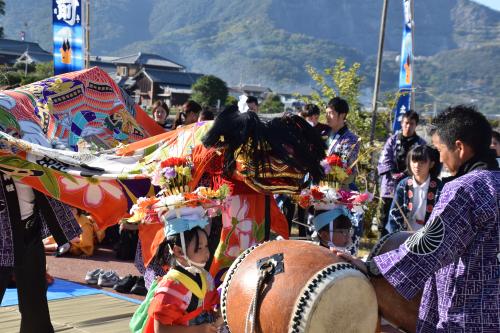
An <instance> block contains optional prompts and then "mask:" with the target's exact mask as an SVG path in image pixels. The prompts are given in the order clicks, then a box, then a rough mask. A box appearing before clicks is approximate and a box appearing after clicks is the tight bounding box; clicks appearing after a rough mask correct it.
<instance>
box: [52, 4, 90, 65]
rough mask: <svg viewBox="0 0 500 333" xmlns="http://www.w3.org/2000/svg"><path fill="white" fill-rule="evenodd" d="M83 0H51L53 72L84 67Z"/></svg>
mask: <svg viewBox="0 0 500 333" xmlns="http://www.w3.org/2000/svg"><path fill="white" fill-rule="evenodd" d="M84 1H85V0H52V29H53V35H54V36H53V38H54V74H56V75H57V74H62V73H67V72H73V71H78V70H81V69H84V68H85V64H84V55H83V49H84V34H83V28H82V7H83V2H84Z"/></svg>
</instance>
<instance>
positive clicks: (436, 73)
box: [0, 0, 500, 112]
mask: <svg viewBox="0 0 500 333" xmlns="http://www.w3.org/2000/svg"><path fill="white" fill-rule="evenodd" d="M381 5H382V1H366V0H245V1H242V0H232V1H227V0H211V1H200V0H141V1H134V0H99V1H91V17H90V18H91V31H90V34H91V38H90V40H91V52H92V54H95V55H116V56H118V55H126V54H131V53H135V52H139V51H143V52H154V53H157V54H160V55H163V56H165V57H167V58H170V59H172V60H174V61H176V62H179V63H182V64H184V65H186V66H187V67H188V68H189V70H192V71H198V72H202V73H207V74H214V75H217V76H219V77H221V78H222V79H224V80H225V81H226V82H228V83H229V84H237V83H238V82H244V83H260V84H262V85H268V86H270V87H271V88H272V89H273V90H288V91H290V90H292V91H307V90H310V86H311V85H312V81H311V79H310V78H309V76H308V75H307V74H306V73H305V71H304V66H305V65H306V64H311V65H313V66H315V67H316V68H319V69H321V68H325V67H329V66H332V65H333V64H334V63H335V59H336V58H337V57H344V58H346V60H347V62H348V63H352V62H355V61H357V62H360V63H361V64H362V74H363V75H364V76H365V81H364V85H365V87H367V88H369V87H370V86H371V85H372V84H373V75H374V74H373V73H374V65H375V57H376V51H377V41H378V31H379V24H380V12H381ZM26 13H29V16H28V15H26ZM0 19H1V20H2V21H1V22H0V26H4V28H5V33H6V36H7V37H11V38H17V35H18V33H19V31H20V30H26V31H27V32H28V34H27V38H28V39H29V40H35V41H38V42H40V44H41V45H42V46H43V47H44V48H46V49H49V50H50V49H51V38H52V36H51V30H50V24H51V22H50V21H51V1H49V0H37V1H34V0H31V1H29V0H6V16H5V17H1V18H0ZM415 19H416V27H415V53H416V55H417V56H418V58H417V60H416V73H415V83H416V87H417V93H418V94H417V103H419V104H420V106H423V104H428V103H432V102H434V101H436V102H437V103H438V106H443V105H446V104H451V103H455V102H456V101H458V100H460V101H462V100H463V99H464V98H465V100H466V101H469V102H470V100H474V101H475V102H476V103H478V104H479V105H480V107H481V109H483V111H485V112H486V111H487V112H497V110H496V109H495V105H498V103H499V102H500V97H497V96H495V93H494V92H498V91H500V74H499V73H500V68H499V67H500V62H499V61H498V60H499V59H498V55H497V54H498V49H499V47H500V12H498V11H495V10H492V9H489V8H488V7H484V6H481V5H479V4H477V3H475V2H472V1H470V0H439V1H435V0H418V1H415ZM402 21H403V17H402V1H390V2H389V8H388V20H387V28H386V42H385V53H384V54H385V59H386V60H385V61H384V68H383V75H382V88H383V89H384V90H393V91H394V90H396V89H397V75H398V64H397V62H396V60H395V59H396V56H397V55H398V54H399V50H400V47H401V34H402ZM24 22H27V27H25V26H24ZM419 89H420V91H419ZM464 96H465V97H464ZM419 104H417V105H419Z"/></svg>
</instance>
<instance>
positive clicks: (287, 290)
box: [221, 240, 378, 333]
mask: <svg viewBox="0 0 500 333" xmlns="http://www.w3.org/2000/svg"><path fill="white" fill-rule="evenodd" d="M269 258H271V260H275V259H276V258H277V259H278V261H280V260H281V263H278V264H277V265H276V267H278V269H277V271H278V272H275V273H274V275H272V276H271V277H270V278H269V279H268V283H267V284H266V286H265V287H264V288H263V289H262V293H260V296H259V297H260V298H259V302H258V304H259V305H258V307H257V309H256V311H255V312H256V314H257V315H256V316H255V318H256V320H255V332H262V333H285V332H294V333H299V332H311V333H312V332H314V333H321V332H339V333H340V332H375V329H376V326H377V316H378V315H377V300H376V295H375V292H374V290H373V287H372V285H371V284H370V282H369V281H368V279H367V278H366V277H365V276H364V274H363V273H361V272H360V271H359V270H357V269H356V268H354V266H352V265H351V264H348V263H345V262H341V261H340V260H339V258H337V257H336V256H334V255H332V254H331V253H330V251H329V250H328V249H326V248H323V247H321V246H318V245H315V244H313V243H310V242H305V241H293V240H281V241H272V242H267V243H263V244H261V245H258V246H256V247H253V248H250V249H248V250H247V251H245V252H244V253H242V254H241V255H240V256H239V257H238V258H237V259H236V260H235V262H234V263H233V265H232V266H231V267H230V268H229V271H228V272H227V274H226V278H225V280H224V283H223V286H222V295H221V305H222V306H221V309H222V315H223V317H224V320H225V322H226V323H227V325H228V327H229V330H230V331H231V332H232V333H245V331H246V327H245V325H246V324H248V323H247V321H246V319H247V315H248V313H249V310H250V308H251V304H252V299H253V298H254V296H255V294H256V289H257V288H256V286H257V281H258V280H259V274H260V269H259V267H258V265H259V264H258V263H259V262H260V263H262V262H263V261H266V260H269Z"/></svg>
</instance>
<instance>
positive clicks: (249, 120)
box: [202, 105, 326, 180]
mask: <svg viewBox="0 0 500 333" xmlns="http://www.w3.org/2000/svg"><path fill="white" fill-rule="evenodd" d="M221 137H223V138H224V140H223V141H221ZM202 142H203V145H204V146H205V147H225V152H224V170H225V173H226V174H227V175H231V174H232V173H233V171H234V169H235V167H236V163H235V161H236V158H237V157H238V155H239V156H247V157H248V160H249V161H248V163H249V164H251V165H252V168H253V171H252V172H251V173H249V174H248V175H247V177H255V178H258V177H259V176H260V175H261V174H262V173H264V172H268V171H267V170H269V169H270V163H271V162H270V156H271V154H272V156H273V157H275V158H277V159H279V160H281V161H283V163H284V164H286V165H288V166H290V167H292V168H296V169H297V170H299V171H300V172H304V173H309V174H310V176H311V177H312V179H315V180H316V179H321V177H323V168H322V167H321V165H320V162H321V161H322V160H323V159H324V158H325V150H326V146H325V143H324V141H323V140H322V138H321V135H320V134H319V132H318V131H317V130H316V129H314V128H313V127H312V126H310V125H309V123H307V121H306V120H305V119H303V118H301V117H299V116H297V115H289V114H286V115H284V116H283V117H280V118H274V119H272V120H270V121H267V122H263V121H262V120H261V119H260V118H259V116H258V115H257V114H256V113H255V112H245V113H240V112H239V111H238V106H237V105H228V106H226V107H225V108H224V111H222V112H221V113H220V114H219V115H218V116H217V118H216V119H215V121H214V123H213V126H212V128H210V130H209V131H208V132H207V134H206V135H205V136H204V137H203V139H202ZM269 152H272V153H271V154H270V153H269ZM249 169H250V168H249Z"/></svg>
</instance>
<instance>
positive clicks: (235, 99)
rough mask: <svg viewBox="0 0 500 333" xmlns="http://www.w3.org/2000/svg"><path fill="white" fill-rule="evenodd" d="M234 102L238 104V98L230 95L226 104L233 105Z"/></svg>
mask: <svg viewBox="0 0 500 333" xmlns="http://www.w3.org/2000/svg"><path fill="white" fill-rule="evenodd" d="M233 104H238V99H237V98H236V97H234V96H231V95H228V96H227V98H226V102H225V103H224V105H233Z"/></svg>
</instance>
